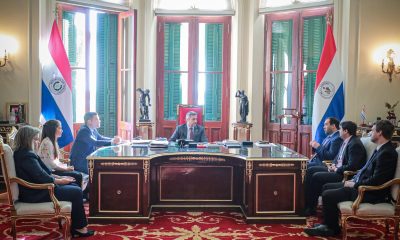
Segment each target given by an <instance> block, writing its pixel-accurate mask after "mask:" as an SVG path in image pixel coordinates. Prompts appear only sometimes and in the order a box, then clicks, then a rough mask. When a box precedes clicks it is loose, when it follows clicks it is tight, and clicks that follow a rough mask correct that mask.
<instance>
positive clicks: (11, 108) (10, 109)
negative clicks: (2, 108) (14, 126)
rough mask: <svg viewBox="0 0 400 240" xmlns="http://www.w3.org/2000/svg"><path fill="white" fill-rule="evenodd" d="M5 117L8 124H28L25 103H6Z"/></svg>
mask: <svg viewBox="0 0 400 240" xmlns="http://www.w3.org/2000/svg"><path fill="white" fill-rule="evenodd" d="M6 116H7V120H8V121H9V122H10V123H27V122H28V104H27V103H6Z"/></svg>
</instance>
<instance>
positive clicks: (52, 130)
mask: <svg viewBox="0 0 400 240" xmlns="http://www.w3.org/2000/svg"><path fill="white" fill-rule="evenodd" d="M62 132H63V130H62V127H61V122H60V121H58V120H49V121H47V122H46V123H45V124H44V125H43V129H42V141H41V143H40V147H39V153H38V155H39V156H40V158H41V159H42V161H43V163H44V164H45V165H46V166H47V167H48V168H49V169H50V170H51V171H52V172H53V174H55V175H59V176H70V177H73V178H75V180H76V184H78V186H82V174H81V173H79V172H77V171H74V167H73V166H67V165H66V164H64V163H61V162H60V160H59V155H60V152H59V149H58V143H57V140H58V138H59V137H61V135H62Z"/></svg>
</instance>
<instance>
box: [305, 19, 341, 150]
mask: <svg viewBox="0 0 400 240" xmlns="http://www.w3.org/2000/svg"><path fill="white" fill-rule="evenodd" d="M343 78H344V77H343V74H342V71H341V68H340V64H339V58H338V53H337V51H336V44H335V39H334V37H333V32H332V26H331V25H330V23H329V22H327V29H326V37H325V42H324V47H323V49H322V53H321V59H320V62H319V65H318V70H317V77H316V81H315V92H314V105H313V121H312V122H313V124H312V135H313V137H314V139H315V140H316V141H317V142H319V143H321V142H322V141H323V140H324V139H325V137H326V134H325V132H324V122H325V120H326V119H327V118H328V117H335V118H337V119H339V121H340V120H342V118H343V117H344V89H343Z"/></svg>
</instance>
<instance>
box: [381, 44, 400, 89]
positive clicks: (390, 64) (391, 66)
mask: <svg viewBox="0 0 400 240" xmlns="http://www.w3.org/2000/svg"><path fill="white" fill-rule="evenodd" d="M394 58H395V52H394V51H393V49H389V50H388V51H387V53H386V57H385V58H384V59H382V72H383V73H386V74H387V75H389V82H392V75H393V73H395V74H399V73H400V68H399V66H397V68H398V70H396V64H395V62H394ZM398 64H399V63H398V62H397V65H398Z"/></svg>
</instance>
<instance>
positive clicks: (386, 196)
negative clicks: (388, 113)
mask: <svg viewBox="0 0 400 240" xmlns="http://www.w3.org/2000/svg"><path fill="white" fill-rule="evenodd" d="M393 131H394V126H393V124H392V123H391V122H390V121H388V120H381V121H378V122H377V123H376V124H375V125H374V126H373V127H372V135H371V141H372V142H374V143H376V144H377V145H378V146H377V148H376V150H375V151H374V153H373V154H372V156H371V158H370V159H369V160H368V161H367V163H366V164H365V165H364V167H363V168H362V169H361V170H360V171H359V172H358V173H357V175H355V176H354V177H353V179H351V180H349V181H346V182H345V183H328V184H325V185H324V187H323V192H322V201H323V213H324V221H323V224H320V225H316V226H314V227H313V228H307V229H304V232H305V233H307V234H308V235H310V236H334V235H336V234H338V233H339V232H340V226H339V223H338V220H339V209H338V206H337V204H338V203H339V202H343V201H354V200H355V199H356V198H357V195H358V190H357V188H358V187H359V186H361V185H366V186H378V185H381V184H383V183H385V182H387V181H389V180H391V179H393V177H394V173H395V170H396V166H397V152H396V149H395V148H394V146H393V144H392V142H391V141H390V139H391V138H392V135H393ZM390 199H391V196H390V189H384V190H380V191H369V192H366V193H365V195H364V202H368V203H379V202H387V201H390Z"/></svg>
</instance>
